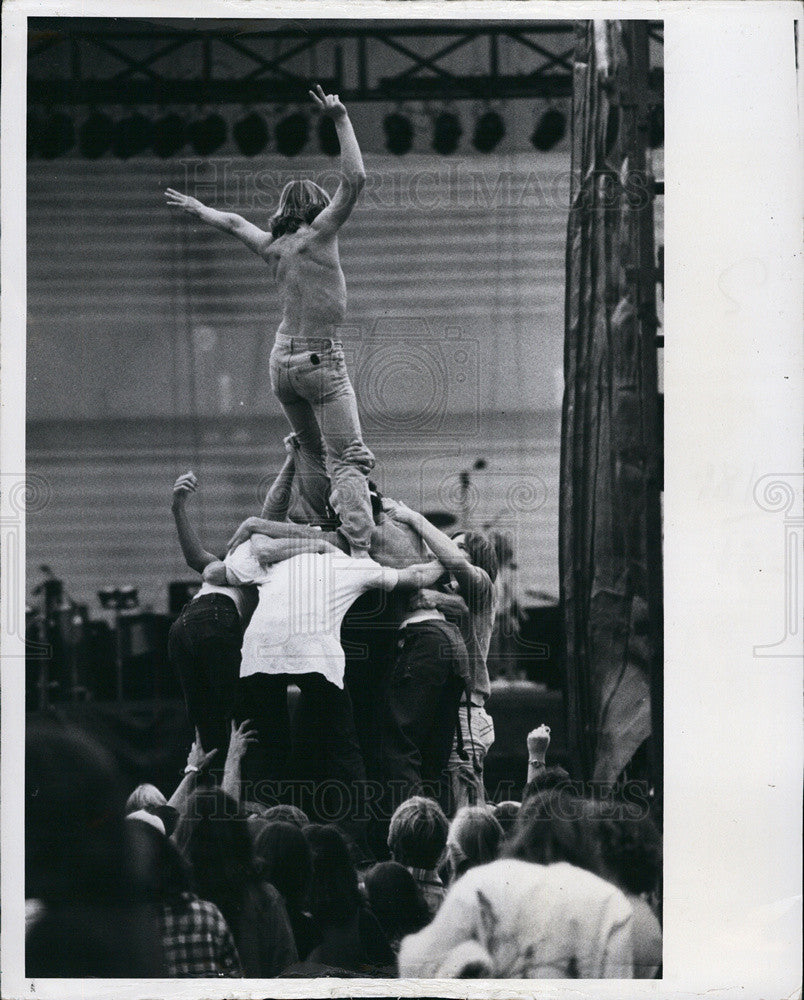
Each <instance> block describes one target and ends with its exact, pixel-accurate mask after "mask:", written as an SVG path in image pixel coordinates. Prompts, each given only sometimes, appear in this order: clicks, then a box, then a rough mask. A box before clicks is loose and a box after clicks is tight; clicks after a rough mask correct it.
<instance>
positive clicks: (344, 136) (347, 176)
mask: <svg viewBox="0 0 804 1000" xmlns="http://www.w3.org/2000/svg"><path fill="white" fill-rule="evenodd" d="M310 97H312V99H313V100H314V101H315V103H316V104H317V105H318V107H319V108H320V110H321V113H322V114H325V115H328V116H329V117H330V118H331V119H332V120H333V122H334V123H335V130H336V132H337V133H338V140H339V142H340V144H341V182H340V184H339V185H338V190H337V191H336V192H335V196H334V197H333V199H332V201H331V202H330V203H329V205H327V207H326V208H325V209H324V211H323V212H321V213H319V215H317V216H316V218H315V219H313V222H312V226H311V228H312V229H314V230H316V231H317V232H319V233H322V234H323V235H325V236H334V235H335V233H337V231H338V230H339V229H340V228H341V226H342V225H343V224H344V222H346V220H347V219H348V218H349V215H350V213H351V211H352V209H353V208H354V207H355V203H356V202H357V199H358V196H359V195H360V192H361V191H362V190H363V185H364V184H365V183H366V169H365V167H364V166H363V157H362V156H361V155H360V146H358V144H357V136H356V135H355V130H354V129H353V128H352V123H351V122H350V121H349V115H348V114H347V113H346V108H345V107H344V106H343V104H341V102H340V100H339V99H338V95H337V94H325V93H324V91H323V90H322V88H321V86H320V84H319V85H318V86H317V87H316V89H315V92H314V91H312V90H311V91H310Z"/></svg>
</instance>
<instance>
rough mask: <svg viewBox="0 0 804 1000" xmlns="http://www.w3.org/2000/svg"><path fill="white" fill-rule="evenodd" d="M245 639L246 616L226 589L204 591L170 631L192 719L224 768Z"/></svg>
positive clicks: (170, 649)
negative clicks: (217, 591)
mask: <svg viewBox="0 0 804 1000" xmlns="http://www.w3.org/2000/svg"><path fill="white" fill-rule="evenodd" d="M242 642H243V626H242V624H241V621H240V615H239V614H238V613H237V608H236V607H235V603H234V601H233V600H232V599H231V598H230V597H227V596H226V595H225V594H202V595H201V596H200V597H196V598H195V600H193V601H190V602H189V603H188V604H186V605H185V606H184V608H183V609H182V612H181V614H180V615H179V617H178V618H177V619H176V621H175V622H174V623H173V625H171V627H170V634H169V636H168V655H169V657H170V662H171V663H172V664H173V667H174V668H175V670H176V672H177V673H178V675H179V680H180V681H181V686H182V690H183V691H184V701H185V704H186V706H187V714H188V716H189V717H190V722H191V723H192V724H193V726H195V727H197V729H198V733H199V735H200V737H201V746H202V747H203V748H204V750H206V751H209V750H213V749H217V751H218V753H217V754H216V757H215V764H216V765H217V766H219V767H223V762H224V760H225V759H226V750H227V748H228V746H229V722H230V720H231V718H232V714H233V712H234V704H235V694H236V690H237V683H238V677H239V676H240V646H241V644H242Z"/></svg>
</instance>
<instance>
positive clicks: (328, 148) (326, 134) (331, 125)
mask: <svg viewBox="0 0 804 1000" xmlns="http://www.w3.org/2000/svg"><path fill="white" fill-rule="evenodd" d="M318 145H319V146H320V147H321V152H322V153H324V154H325V155H326V156H337V155H338V153H340V151H341V143H340V140H339V139H338V132H337V130H336V128H335V122H334V121H333V120H332V119H331V118H329V117H327V116H325V115H322V116H321V119H320V120H319V122H318Z"/></svg>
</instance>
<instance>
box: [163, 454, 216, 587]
mask: <svg viewBox="0 0 804 1000" xmlns="http://www.w3.org/2000/svg"><path fill="white" fill-rule="evenodd" d="M197 488H198V480H197V479H196V477H195V475H194V474H193V473H192V472H185V473H184V474H183V475H181V476H179V478H178V479H177V480H176V482H175V483H174V484H173V502H172V504H171V510H172V511H173V520H174V521H175V522H176V531H177V532H178V533H179V544H180V545H181V551H182V553H183V554H184V561H185V562H186V563H187V565H188V566H189V567H190V569H194V570H195V571H196V572H197V573H203V572H204V569H205V567H207V566H208V565H209V564H210V563H212V562H215V561H216V556H214V555H213V554H212V553H211V552H207V550H206V549H205V548H204V546H203V545H202V544H201V540H200V539H199V537H198V535H197V534H196V533H195V529H194V528H193V526H192V525H191V524H190V520H189V518H188V517H187V507H186V504H187V498H188V497H189V496H190V494H191V493H195V491H196V489H197Z"/></svg>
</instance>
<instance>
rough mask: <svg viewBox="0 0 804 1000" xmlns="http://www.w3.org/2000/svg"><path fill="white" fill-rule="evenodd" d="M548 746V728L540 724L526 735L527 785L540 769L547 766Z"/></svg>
mask: <svg viewBox="0 0 804 1000" xmlns="http://www.w3.org/2000/svg"><path fill="white" fill-rule="evenodd" d="M549 746H550V727H549V726H546V725H544V723H542V725H541V726H539V727H538V728H537V729H532V730H531V731H530V732H529V733H528V784H530V782H531V781H533V779H534V778H535V777H536V775H537V774H538V773H539V771H540V770H542V768H544V767H546V766H547V763H546V757H547V748H548V747H549Z"/></svg>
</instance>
